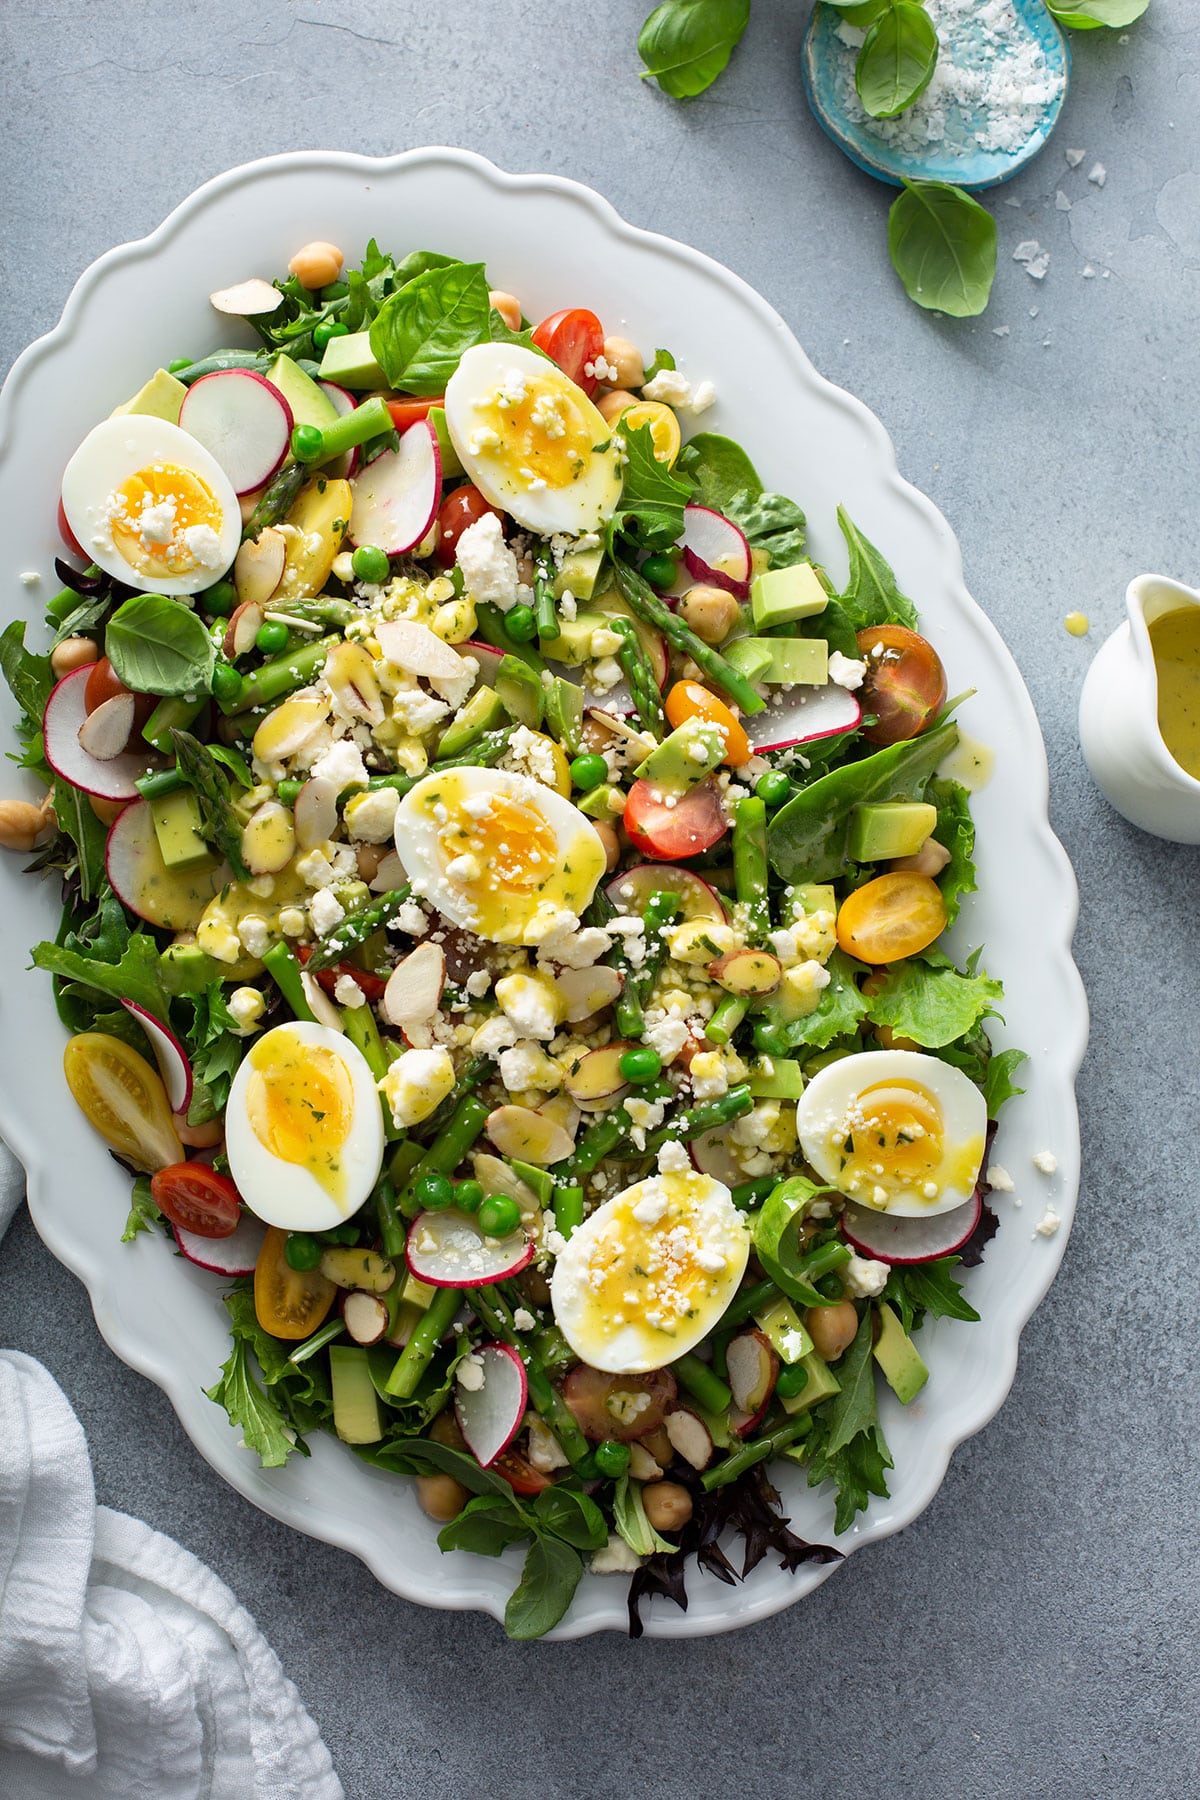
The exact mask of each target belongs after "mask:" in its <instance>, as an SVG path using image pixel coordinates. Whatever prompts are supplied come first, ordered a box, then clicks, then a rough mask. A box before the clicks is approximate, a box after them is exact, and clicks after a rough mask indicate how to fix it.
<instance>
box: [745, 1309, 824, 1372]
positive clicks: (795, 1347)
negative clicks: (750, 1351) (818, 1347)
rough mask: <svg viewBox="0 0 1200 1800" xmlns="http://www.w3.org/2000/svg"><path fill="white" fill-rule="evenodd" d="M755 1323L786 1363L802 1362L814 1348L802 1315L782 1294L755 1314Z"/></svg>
mask: <svg viewBox="0 0 1200 1800" xmlns="http://www.w3.org/2000/svg"><path fill="white" fill-rule="evenodd" d="M754 1323H755V1324H756V1325H757V1326H758V1328H759V1330H760V1331H761V1332H763V1333H764V1335H765V1336H766V1338H767V1340H768V1342H769V1343H770V1345H771V1347H772V1349H774V1350H776V1351H777V1352H778V1353H779V1356H780V1357H781V1359H782V1360H783V1361H784V1362H785V1363H797V1362H800V1361H801V1359H802V1358H803V1357H806V1356H807V1355H808V1354H809V1352H810V1350H811V1349H812V1347H813V1341H812V1339H811V1338H810V1337H809V1335H808V1332H807V1331H806V1330H805V1329H804V1323H803V1321H802V1319H801V1317H800V1314H799V1313H798V1312H797V1311H796V1309H795V1307H794V1306H793V1305H792V1303H791V1301H790V1300H788V1299H785V1298H784V1296H783V1295H782V1294H781V1295H780V1296H779V1298H778V1299H777V1300H772V1301H771V1304H770V1305H769V1306H764V1307H763V1308H762V1309H761V1311H759V1312H756V1313H755V1315H754Z"/></svg>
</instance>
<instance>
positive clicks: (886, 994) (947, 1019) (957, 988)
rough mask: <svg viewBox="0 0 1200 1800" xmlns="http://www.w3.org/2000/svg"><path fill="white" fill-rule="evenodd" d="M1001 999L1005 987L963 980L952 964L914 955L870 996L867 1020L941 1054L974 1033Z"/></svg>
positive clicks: (984, 978)
mask: <svg viewBox="0 0 1200 1800" xmlns="http://www.w3.org/2000/svg"><path fill="white" fill-rule="evenodd" d="M1003 997H1004V988H1003V986H1002V985H1001V983H1000V982H998V981H993V980H992V979H991V977H990V976H988V975H974V974H971V975H963V974H961V973H960V972H959V970H957V969H956V968H954V967H952V966H951V965H949V964H946V965H941V964H933V965H931V964H930V963H928V962H926V961H925V960H924V958H922V957H919V956H910V957H906V958H905V959H904V960H903V961H902V962H898V963H895V964H893V966H892V967H891V968H890V969H889V970H888V972H887V974H886V975H885V976H884V978H883V983H882V985H881V986H880V987H879V989H878V990H877V991H876V992H875V993H874V994H873V995H872V996H871V1000H870V1003H869V1007H868V1016H869V1017H870V1019H871V1021H872V1023H873V1024H875V1025H886V1026H888V1027H889V1028H890V1029H891V1030H892V1031H894V1032H895V1033H896V1035H897V1036H898V1037H905V1038H912V1039H913V1041H914V1042H915V1043H918V1044H921V1045H923V1046H924V1048H925V1049H927V1050H940V1049H941V1048H942V1046H943V1045H944V1044H951V1043H953V1042H954V1040H955V1038H960V1037H965V1036H966V1035H967V1033H968V1032H969V1031H972V1030H974V1028H975V1026H976V1025H978V1024H979V1021H980V1020H981V1019H983V1018H986V1017H987V1016H988V1014H990V1013H994V1012H995V1010H996V1002H997V1001H999V1000H1001V999H1003Z"/></svg>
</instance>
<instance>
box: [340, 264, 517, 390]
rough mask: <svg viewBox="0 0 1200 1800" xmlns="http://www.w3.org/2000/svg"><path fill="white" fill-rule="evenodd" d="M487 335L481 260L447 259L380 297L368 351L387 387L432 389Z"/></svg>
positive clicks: (439, 387)
mask: <svg viewBox="0 0 1200 1800" xmlns="http://www.w3.org/2000/svg"><path fill="white" fill-rule="evenodd" d="M490 335H491V306H490V303H489V301H488V284H487V274H486V271H485V269H484V265H483V264H482V263H450V264H447V265H444V266H442V267H439V268H430V269H426V270H425V271H424V273H423V274H420V275H417V276H416V277H414V279H413V280H411V281H408V282H406V283H405V284H404V286H403V287H402V288H400V289H398V290H397V292H396V293H394V294H393V295H392V296H391V298H390V299H389V300H387V301H385V303H384V305H383V306H382V307H381V308H380V310H379V314H378V316H377V317H376V318H375V319H374V320H373V322H372V324H371V328H370V338H371V354H372V356H374V358H375V360H376V362H377V363H378V364H379V366H380V368H381V369H382V370H383V372H384V374H385V375H386V376H387V378H388V381H389V383H390V384H391V386H392V387H394V388H399V389H401V390H402V391H403V392H404V393H406V394H434V395H436V394H442V393H444V392H445V389H446V382H447V381H448V380H449V378H450V376H451V375H453V373H454V371H455V369H456V368H457V367H458V364H459V360H460V358H461V357H462V354H463V352H464V350H469V349H470V348H471V346H472V345H473V344H484V343H487V342H488V340H489V338H490Z"/></svg>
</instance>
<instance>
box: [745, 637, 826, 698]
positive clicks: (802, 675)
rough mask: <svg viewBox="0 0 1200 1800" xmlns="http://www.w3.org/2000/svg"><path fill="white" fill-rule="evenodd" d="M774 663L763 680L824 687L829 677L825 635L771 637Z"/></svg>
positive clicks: (790, 684)
mask: <svg viewBox="0 0 1200 1800" xmlns="http://www.w3.org/2000/svg"><path fill="white" fill-rule="evenodd" d="M766 641H767V642H768V643H769V644H770V646H771V665H770V667H769V668H768V669H767V671H766V673H765V675H763V677H762V679H763V681H766V682H772V681H773V682H777V683H778V684H779V686H780V687H824V686H825V683H826V682H827V681H828V680H829V645H828V644H827V643H826V641H825V639H824V638H803V637H794V638H784V637H778V638H768V639H767V640H766Z"/></svg>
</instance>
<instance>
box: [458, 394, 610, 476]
mask: <svg viewBox="0 0 1200 1800" xmlns="http://www.w3.org/2000/svg"><path fill="white" fill-rule="evenodd" d="M589 415H590V417H589ZM475 416H476V421H477V422H476V423H475V425H474V426H473V427H472V429H471V431H470V433H469V435H468V440H467V441H468V444H469V447H470V450H471V453H472V455H474V456H480V457H487V458H490V459H492V460H493V461H494V462H495V463H496V464H497V465H498V466H501V467H503V468H504V469H505V470H506V471H507V472H508V474H509V475H510V476H513V477H516V478H519V479H520V480H521V482H522V484H523V485H524V486H526V487H528V488H530V489H534V490H536V489H539V488H556V489H557V488H569V487H570V486H571V485H572V484H573V483H574V482H576V481H579V480H580V479H581V478H582V476H583V474H584V472H585V470H586V469H587V466H588V460H589V458H590V457H591V455H592V451H593V449H594V448H595V447H596V444H597V443H598V442H604V441H606V438H607V435H608V434H607V428H606V427H605V425H604V422H603V420H602V419H601V418H600V416H599V414H598V413H596V411H595V409H594V407H592V405H591V403H590V402H589V401H588V399H587V397H586V395H584V394H582V393H580V392H579V390H578V389H577V388H575V387H574V386H573V384H572V383H570V382H568V381H567V380H566V378H565V377H561V378H559V379H558V380H555V379H554V377H553V376H550V377H548V378H547V379H545V380H539V379H538V378H537V377H536V376H531V375H529V374H527V373H526V372H525V370H523V369H522V370H520V371H519V372H518V373H515V374H514V376H513V378H511V379H510V380H508V381H505V382H501V384H500V386H499V387H497V388H496V389H495V390H494V391H493V392H492V393H490V394H487V395H485V396H483V398H481V399H480V400H477V401H476V402H475ZM597 428H599V430H597Z"/></svg>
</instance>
